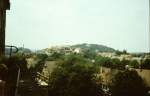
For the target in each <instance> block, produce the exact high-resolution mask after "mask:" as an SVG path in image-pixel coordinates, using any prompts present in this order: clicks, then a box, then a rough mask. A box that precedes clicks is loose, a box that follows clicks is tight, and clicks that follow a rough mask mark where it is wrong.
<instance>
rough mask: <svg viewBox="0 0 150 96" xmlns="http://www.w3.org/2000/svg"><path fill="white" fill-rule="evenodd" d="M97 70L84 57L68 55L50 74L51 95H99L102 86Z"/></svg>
mask: <svg viewBox="0 0 150 96" xmlns="http://www.w3.org/2000/svg"><path fill="white" fill-rule="evenodd" d="M96 72H97V71H96V70H95V67H94V66H93V65H92V64H88V62H87V60H85V59H84V58H83V57H81V56H79V55H71V56H68V57H66V58H65V60H64V61H60V62H59V64H58V66H57V67H56V68H55V69H54V71H53V72H52V74H51V76H50V81H49V96H99V94H101V88H100V84H99V83H98V82H97V79H98V78H97V77H96V75H95V74H96Z"/></svg>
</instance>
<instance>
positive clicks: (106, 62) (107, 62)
mask: <svg viewBox="0 0 150 96" xmlns="http://www.w3.org/2000/svg"><path fill="white" fill-rule="evenodd" d="M95 63H96V64H98V65H100V66H104V67H110V68H111V67H112V62H111V59H110V58H108V57H102V56H98V57H97V58H96V60H95Z"/></svg>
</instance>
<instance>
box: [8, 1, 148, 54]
mask: <svg viewBox="0 0 150 96" xmlns="http://www.w3.org/2000/svg"><path fill="white" fill-rule="evenodd" d="M10 1H11V10H10V11H8V12H7V29H6V35H7V36H6V43H7V44H12V45H16V46H22V45H23V44H24V45H25V47H27V48H31V49H40V48H46V47H49V46H51V45H59V44H61V45H62V44H65V45H66V44H67V45H68V44H77V43H96V44H102V45H106V46H110V47H112V48H115V49H119V50H123V49H127V50H128V51H129V52H143V51H148V50H149V17H148V16H149V3H148V1H149V0H10Z"/></svg>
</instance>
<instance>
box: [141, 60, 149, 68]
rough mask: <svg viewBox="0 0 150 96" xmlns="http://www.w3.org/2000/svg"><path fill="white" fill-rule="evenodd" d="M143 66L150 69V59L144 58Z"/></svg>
mask: <svg viewBox="0 0 150 96" xmlns="http://www.w3.org/2000/svg"><path fill="white" fill-rule="evenodd" d="M141 66H142V68H143V69H150V59H146V60H144V62H143V64H142V65H141Z"/></svg>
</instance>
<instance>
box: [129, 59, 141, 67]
mask: <svg viewBox="0 0 150 96" xmlns="http://www.w3.org/2000/svg"><path fill="white" fill-rule="evenodd" d="M129 65H130V66H132V67H133V68H139V63H138V61H137V60H131V61H130V63H129Z"/></svg>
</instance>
